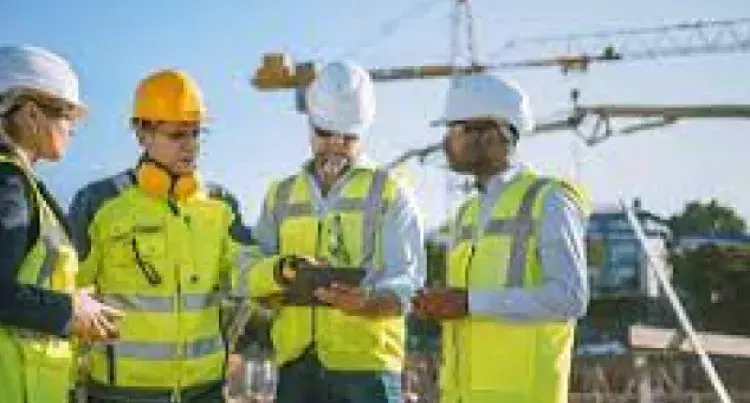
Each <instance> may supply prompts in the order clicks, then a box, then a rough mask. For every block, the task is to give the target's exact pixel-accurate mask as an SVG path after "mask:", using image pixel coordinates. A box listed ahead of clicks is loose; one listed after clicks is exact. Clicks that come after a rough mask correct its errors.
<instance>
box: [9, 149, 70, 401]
mask: <svg viewBox="0 0 750 403" xmlns="http://www.w3.org/2000/svg"><path fill="white" fill-rule="evenodd" d="M0 164H13V165H15V166H18V167H19V168H21V171H23V172H24V174H25V175H26V178H27V181H26V182H27V183H28V184H29V185H30V186H31V188H32V190H33V192H32V194H33V196H32V199H31V201H30V205H31V206H32V207H33V208H34V209H36V212H37V213H38V214H36V216H38V220H39V221H38V223H39V237H38V239H37V241H36V243H35V244H34V245H33V246H32V248H31V249H30V250H29V253H28V254H27V255H26V257H25V258H24V260H23V263H22V265H21V268H20V270H19V272H18V276H17V278H16V281H17V282H18V283H19V284H35V285H37V286H39V287H42V288H46V289H50V290H56V291H62V292H66V293H72V292H73V291H74V288H75V274H76V271H77V270H78V258H77V257H76V253H75V249H74V248H73V246H72V245H71V243H70V240H69V239H68V235H67V234H66V232H65V230H64V228H63V226H62V224H61V223H60V222H59V221H58V218H57V217H56V216H55V214H54V213H53V211H52V208H51V207H50V206H49V205H48V204H47V202H46V201H45V199H44V197H43V196H42V194H41V192H40V190H39V189H38V188H37V185H36V181H35V179H34V178H33V177H32V176H31V175H30V174H28V173H27V172H26V170H25V169H24V167H23V165H22V164H21V163H20V162H18V161H17V160H15V159H14V158H13V157H9V156H7V155H2V154H0ZM72 355H73V354H72V350H71V345H70V342H69V341H67V340H65V339H61V338H58V337H55V336H50V335H44V334H41V333H38V332H34V331H28V330H22V329H17V328H12V327H9V326H3V325H0V357H2V358H1V359H0V385H2V387H0V401H2V402H5V403H45V402H46V403H50V402H51V403H58V402H59V403H62V402H67V399H68V391H69V389H70V388H71V387H72V380H71V375H72V370H73V359H72Z"/></svg>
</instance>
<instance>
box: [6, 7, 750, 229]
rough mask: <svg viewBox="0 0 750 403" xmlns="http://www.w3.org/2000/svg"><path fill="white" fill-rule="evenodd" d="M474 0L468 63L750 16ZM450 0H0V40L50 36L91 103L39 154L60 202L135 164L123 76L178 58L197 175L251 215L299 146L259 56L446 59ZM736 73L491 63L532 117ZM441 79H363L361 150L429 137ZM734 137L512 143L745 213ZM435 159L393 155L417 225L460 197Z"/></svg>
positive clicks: (689, 94)
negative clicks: (195, 120) (191, 113)
mask: <svg viewBox="0 0 750 403" xmlns="http://www.w3.org/2000/svg"><path fill="white" fill-rule="evenodd" d="M472 1H473V3H472V4H473V6H474V11H475V18H476V24H477V40H478V44H479V53H480V59H481V58H483V57H487V56H489V55H492V54H494V53H496V52H497V50H498V49H499V47H500V46H501V45H502V43H503V42H504V41H506V40H507V39H509V38H516V37H527V36H536V35H540V34H564V33H569V32H589V31H594V30H601V29H612V28H620V27H640V26H652V25H659V24H662V23H673V22H679V21H684V20H694V19H727V18H738V17H743V16H750V3H749V2H747V1H746V0H714V1H710V2H707V1H702V0H682V1H679V0H666V1H660V2H654V1H647V0H630V1H627V2H624V1H601V0H600V1H594V0H569V1H564V2H558V1H541V0H528V1H523V2H506V1H503V2H500V1H497V0H472ZM433 3H434V4H433ZM420 4H421V5H424V6H425V7H427V6H429V9H428V11H427V12H425V13H424V14H423V15H421V16H419V17H418V18H414V19H410V20H408V21H406V22H404V23H403V24H402V25H401V26H400V27H399V29H398V30H397V31H396V32H395V33H394V34H393V35H391V36H386V37H385V38H380V36H381V35H380V33H382V32H383V24H384V23H387V22H389V21H393V18H394V17H396V16H399V15H402V14H405V13H406V14H409V12H410V10H413V9H414V7H415V5H420ZM451 4H452V2H451V1H450V0H435V1H433V2H430V1H426V0H408V1H405V0H401V1H392V0H381V1H364V0H357V1H348V2H345V1H340V0H339V1H335V0H306V1H293V0H277V1H247V0H246V1H239V0H235V1H229V0H225V1H222V0H215V1H210V2H209V1H192V2H186V1H176V0H174V1H160V0H152V1H145V0H134V1H120V2H114V1H113V2H104V1H93V0H91V1H83V0H71V1H66V2H53V1H46V2H20V1H5V2H2V3H0V15H2V16H4V21H3V23H2V24H0V44H12V43H30V44H36V45H40V46H44V47H48V48H50V49H52V50H54V51H56V52H59V53H61V54H63V55H64V56H66V57H67V58H69V59H70V60H71V61H72V63H73V65H74V66H75V68H76V69H77V70H78V72H79V73H80V78H81V83H82V94H83V98H84V100H85V101H86V102H87V103H88V104H89V106H90V110H91V114H90V117H89V119H88V120H87V121H86V123H85V124H84V125H83V127H81V129H80V130H79V131H78V133H77V135H76V137H75V139H74V142H73V145H72V147H71V149H70V152H69V155H68V158H67V159H66V160H65V161H63V162H61V163H59V164H56V165H43V166H41V168H40V169H41V172H42V175H43V177H44V178H45V179H46V180H47V181H48V182H49V183H50V185H51V187H52V189H53V190H54V191H55V193H56V194H58V195H59V196H60V198H61V199H62V200H63V201H65V202H67V201H68V200H69V199H70V197H71V196H72V194H73V193H74V192H75V190H76V189H77V188H78V187H80V186H82V185H84V184H85V183H86V182H88V181H91V180H93V179H95V178H98V177H101V176H104V175H109V174H112V173H115V172H118V171H119V170H121V169H124V168H126V167H129V166H131V165H132V164H133V162H134V161H135V159H136V157H137V152H138V151H137V147H136V144H135V141H134V139H133V135H132V134H131V133H130V132H129V130H128V127H127V118H128V116H129V110H130V105H131V102H132V100H131V97H132V93H133V90H134V88H135V86H136V84H137V82H138V80H139V79H141V78H142V77H144V76H145V75H147V74H148V73H149V72H151V71H153V70H156V69H160V68H167V67H176V68H181V69H184V70H186V71H188V72H189V73H190V74H191V75H193V77H194V78H195V79H196V80H197V81H198V83H199V85H200V86H201V87H202V89H203V91H204V95H205V98H206V102H207V104H208V109H209V113H210V115H211V116H212V117H213V121H212V124H211V127H212V131H211V133H210V134H209V135H208V137H207V138H206V139H205V142H204V147H203V151H202V160H201V164H202V169H203V171H204V173H205V176H207V177H208V178H209V179H211V180H215V181H218V182H221V183H224V184H225V185H227V186H228V187H229V188H231V189H232V190H233V191H234V192H235V193H236V194H237V195H238V196H239V197H240V198H241V201H242V204H243V209H244V211H245V215H246V217H245V219H246V221H247V222H249V223H252V222H254V221H255V217H256V215H257V213H258V210H259V208H260V203H261V199H262V195H263V193H264V191H265V188H266V186H267V185H268V184H269V183H270V182H271V181H272V180H274V179H279V178H280V177H282V176H284V175H287V174H289V173H292V172H293V171H294V170H295V169H297V168H298V167H299V165H300V163H301V161H302V160H304V159H305V158H306V157H307V155H308V152H309V148H308V140H307V139H308V132H307V127H306V121H305V119H304V117H303V116H301V115H299V114H297V113H296V112H295V111H294V103H293V99H294V97H293V94H292V93H287V92H277V93H261V92H258V91H255V90H254V89H253V88H252V87H251V86H250V85H249V81H248V80H249V77H250V76H251V74H252V72H253V71H254V69H255V68H256V67H257V66H258V65H259V63H260V59H261V56H262V54H263V53H264V52H268V51H286V52H289V53H291V54H292V55H294V57H295V58H297V59H298V60H307V59H312V60H317V61H324V60H329V59H334V58H338V57H342V56H346V57H349V58H352V59H354V60H356V61H358V62H360V63H361V64H363V65H365V66H367V67H376V66H377V67H383V66H391V65H418V64H422V63H441V62H446V61H447V60H448V58H449V44H450V42H449V39H450V36H449V33H450V14H449V12H450V9H451ZM540 56H542V55H540ZM498 60H499V59H497V58H496V59H494V61H498ZM488 61H489V60H488ZM748 71H750V54H739V55H715V56H703V57H689V58H681V59H665V60H660V61H652V62H632V63H618V64H613V65H608V66H594V67H593V68H592V69H591V70H590V72H589V73H588V74H586V75H576V74H571V75H568V76H563V75H561V74H560V73H559V72H558V71H556V70H553V69H548V70H515V71H506V72H502V74H504V75H506V76H508V77H510V78H512V79H515V80H516V81H518V82H519V83H520V85H521V86H523V87H524V88H525V89H526V90H527V92H528V93H529V95H530V97H531V100H532V106H533V107H534V109H535V111H536V114H537V115H538V116H539V117H545V116H551V115H554V114H555V113H557V112H558V111H560V110H563V109H565V108H566V107H568V94H569V91H570V89H571V88H573V87H577V88H580V89H581V91H582V101H583V102H584V103H598V102H602V103H605V102H606V103H750V79H748V78H749V77H748V73H747V72H748ZM445 86H446V82H445V81H444V80H431V81H421V82H410V83H391V84H382V85H379V86H378V88H377V96H378V115H377V121H376V123H375V124H374V126H373V127H372V129H371V131H370V133H369V134H368V139H367V141H368V143H367V148H366V149H367V151H368V153H369V154H370V155H371V156H372V157H373V158H374V159H375V160H377V161H381V162H384V161H387V160H389V159H390V158H392V157H394V156H396V155H398V154H399V153H401V152H402V151H404V150H405V149H407V148H409V147H416V146H421V145H424V144H427V143H431V142H434V141H436V140H438V139H439V138H440V136H441V135H442V133H441V131H440V130H438V129H433V128H431V127H429V125H428V122H429V121H430V120H432V119H433V118H435V117H436V116H437V115H439V114H440V112H441V108H442V102H443V96H444V91H445ZM748 134H750V121H695V122H684V123H679V124H677V125H675V126H672V127H669V128H666V129H662V130H658V131H650V132H644V133H640V134H637V135H633V136H629V137H622V138H614V139H611V140H609V141H607V142H605V143H603V144H601V145H599V146H597V147H594V148H587V147H585V146H583V145H582V143H581V142H580V140H579V139H577V138H576V137H574V136H573V135H572V134H570V133H564V132H560V133H555V134H549V135H545V136H540V137H535V138H528V139H524V140H522V143H521V146H520V150H519V156H520V157H521V158H522V159H524V160H526V161H528V162H529V163H530V164H531V165H533V166H535V167H537V168H539V169H540V170H542V171H546V172H550V173H555V174H560V175H567V176H574V177H576V178H578V179H579V180H580V181H581V182H582V183H583V184H584V185H586V186H587V187H588V188H589V189H590V192H591V194H592V195H593V197H594V199H595V202H596V203H597V204H599V205H602V204H611V203H614V202H616V201H617V200H618V199H619V198H621V197H625V198H631V197H640V198H641V199H642V201H643V204H644V206H645V207H646V208H649V209H652V210H654V211H655V212H657V213H661V214H670V213H673V212H675V211H677V210H679V209H680V208H681V207H682V206H683V205H684V203H685V202H686V201H688V200H693V199H701V200H707V199H709V198H712V197H715V198H717V199H719V201H720V202H722V203H725V204H728V205H730V206H733V207H735V208H736V209H738V210H739V211H740V213H741V214H742V215H743V216H744V217H745V218H750V191H749V190H748V182H749V181H748V179H747V176H748V172H750V158H748V157H747V153H748V150H750V135H748ZM438 165H439V164H432V165H429V166H427V167H422V166H418V165H416V164H414V165H410V166H409V167H410V168H411V172H412V180H413V182H414V183H415V184H416V187H417V193H418V195H419V197H420V200H421V204H422V207H423V210H424V212H425V215H426V219H427V222H428V223H429V224H431V225H434V224H436V223H437V222H439V221H440V220H441V218H442V217H443V216H444V214H445V212H446V210H448V209H450V208H451V207H453V206H455V203H456V201H457V199H458V197H459V196H460V195H459V194H458V192H456V191H452V192H450V193H449V194H446V190H445V189H446V185H445V175H444V172H443V170H442V169H441V168H440V167H439V166H438Z"/></svg>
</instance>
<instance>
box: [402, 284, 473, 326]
mask: <svg viewBox="0 0 750 403" xmlns="http://www.w3.org/2000/svg"><path fill="white" fill-rule="evenodd" d="M413 303H414V311H415V313H416V314H417V316H419V317H420V318H425V319H437V320H444V319H460V318H463V317H466V316H467V315H468V312H469V294H468V291H467V290H465V289H458V288H426V289H424V290H422V291H421V292H420V293H419V294H418V295H417V296H416V297H414V300H413Z"/></svg>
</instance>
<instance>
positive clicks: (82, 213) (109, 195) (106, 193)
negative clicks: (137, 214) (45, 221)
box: [68, 170, 135, 259]
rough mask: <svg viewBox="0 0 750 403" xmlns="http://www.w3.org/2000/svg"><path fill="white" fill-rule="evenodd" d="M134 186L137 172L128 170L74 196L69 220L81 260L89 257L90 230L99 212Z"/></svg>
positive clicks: (97, 182) (90, 185) (87, 187)
mask: <svg viewBox="0 0 750 403" xmlns="http://www.w3.org/2000/svg"><path fill="white" fill-rule="evenodd" d="M134 185H135V172H133V170H126V171H123V172H121V173H119V174H116V175H114V176H110V177H107V178H104V179H102V180H99V181H96V182H92V183H90V184H88V185H86V186H85V187H84V188H82V189H81V190H79V191H78V192H77V193H76V194H75V196H73V201H72V202H71V204H70V214H69V215H68V218H69V220H70V225H71V230H72V231H71V232H72V234H73V237H72V238H73V244H74V245H75V247H76V250H77V251H78V254H79V255H80V257H81V259H85V258H86V256H88V253H89V249H90V246H91V245H90V241H89V237H88V229H89V226H90V225H91V223H92V222H93V221H94V218H95V217H96V214H97V212H98V211H99V210H100V209H101V207H102V206H103V205H104V204H105V203H106V202H108V201H110V200H112V199H114V198H116V197H117V196H119V195H121V194H122V192H123V191H124V190H125V189H128V188H130V187H132V186H134Z"/></svg>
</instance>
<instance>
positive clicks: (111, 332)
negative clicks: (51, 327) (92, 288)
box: [71, 290, 123, 343]
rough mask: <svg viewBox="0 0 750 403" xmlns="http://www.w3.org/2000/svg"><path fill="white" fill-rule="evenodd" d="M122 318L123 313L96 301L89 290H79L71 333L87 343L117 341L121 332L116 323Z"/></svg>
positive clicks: (74, 300)
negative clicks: (116, 320)
mask: <svg viewBox="0 0 750 403" xmlns="http://www.w3.org/2000/svg"><path fill="white" fill-rule="evenodd" d="M121 317H123V313H122V312H121V311H119V310H117V309H115V308H112V307H110V306H107V305H105V304H103V303H101V302H99V301H97V300H95V299H94V298H92V297H91V295H89V292H88V291H87V290H78V292H76V294H75V295H73V323H72V331H71V333H72V334H73V335H75V336H78V337H79V338H81V339H82V340H83V341H85V342H89V343H91V342H96V341H109V340H114V339H117V338H118V337H119V336H120V332H119V331H118V329H117V326H115V324H114V321H115V319H118V318H121Z"/></svg>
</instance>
